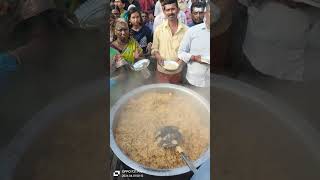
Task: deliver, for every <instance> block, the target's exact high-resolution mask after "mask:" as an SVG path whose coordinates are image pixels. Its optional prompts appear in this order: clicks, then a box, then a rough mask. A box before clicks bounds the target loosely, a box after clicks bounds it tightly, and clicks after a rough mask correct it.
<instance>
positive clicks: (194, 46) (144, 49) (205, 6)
mask: <svg viewBox="0 0 320 180" xmlns="http://www.w3.org/2000/svg"><path fill="white" fill-rule="evenodd" d="M142 58H148V59H150V60H151V61H154V62H155V63H156V64H157V65H156V70H155V71H156V72H155V78H156V81H157V82H158V83H174V84H181V83H185V84H189V85H193V86H197V87H209V86H210V3H208V2H207V1H204V0H189V1H187V0H158V1H153V0H140V1H137V0H128V1H127V0H113V1H111V4H110V71H111V74H112V73H113V72H123V71H124V70H123V69H125V68H126V67H127V66H131V65H133V64H134V63H135V62H137V61H139V60H140V59H142ZM164 61H174V62H176V63H177V64H178V67H177V68H176V69H175V70H168V69H166V68H165V67H164ZM185 71H186V73H183V72H185Z"/></svg>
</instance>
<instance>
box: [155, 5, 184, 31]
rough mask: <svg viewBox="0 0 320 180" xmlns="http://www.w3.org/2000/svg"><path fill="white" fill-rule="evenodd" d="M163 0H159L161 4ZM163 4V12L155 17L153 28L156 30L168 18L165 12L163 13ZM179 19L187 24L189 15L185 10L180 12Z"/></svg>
mask: <svg viewBox="0 0 320 180" xmlns="http://www.w3.org/2000/svg"><path fill="white" fill-rule="evenodd" d="M162 1H163V0H159V2H160V4H161V2H162ZM162 8H163V7H162V5H161V12H160V13H159V14H158V15H157V16H156V17H155V19H154V22H153V30H154V31H155V30H156V28H157V27H158V26H159V25H160V24H162V23H163V22H164V21H165V20H166V19H167V18H166V16H165V14H164V13H163V10H162ZM178 20H179V22H181V23H182V24H185V25H187V24H188V23H187V16H186V14H185V13H184V12H182V11H179V13H178Z"/></svg>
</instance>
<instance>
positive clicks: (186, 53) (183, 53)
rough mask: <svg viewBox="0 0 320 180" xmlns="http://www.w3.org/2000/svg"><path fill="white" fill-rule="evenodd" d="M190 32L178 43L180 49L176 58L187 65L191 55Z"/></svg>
mask: <svg viewBox="0 0 320 180" xmlns="http://www.w3.org/2000/svg"><path fill="white" fill-rule="evenodd" d="M190 34H191V33H190V30H188V31H187V32H186V34H185V35H184V36H183V39H182V41H181V43H180V47H179V50H178V58H179V59H181V60H182V61H183V62H185V63H188V62H189V61H190V60H191V57H192V54H190V47H191V35H190Z"/></svg>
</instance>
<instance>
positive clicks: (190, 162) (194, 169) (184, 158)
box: [180, 152, 197, 174]
mask: <svg viewBox="0 0 320 180" xmlns="http://www.w3.org/2000/svg"><path fill="white" fill-rule="evenodd" d="M180 154H181V157H182V159H183V160H184V162H186V164H187V165H188V166H189V168H190V169H191V171H192V172H193V174H195V173H196V172H197V168H196V167H195V166H194V165H193V163H192V161H191V160H190V159H189V158H188V156H187V155H186V154H185V153H184V152H181V153H180Z"/></svg>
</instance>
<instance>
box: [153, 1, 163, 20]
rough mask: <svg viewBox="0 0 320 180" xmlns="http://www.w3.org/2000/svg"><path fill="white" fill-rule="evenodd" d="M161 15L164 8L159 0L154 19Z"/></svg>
mask: <svg viewBox="0 0 320 180" xmlns="http://www.w3.org/2000/svg"><path fill="white" fill-rule="evenodd" d="M160 13H162V6H161V3H160V1H159V0H158V1H157V3H156V5H155V6H154V17H156V16H158V15H159V14H160Z"/></svg>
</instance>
